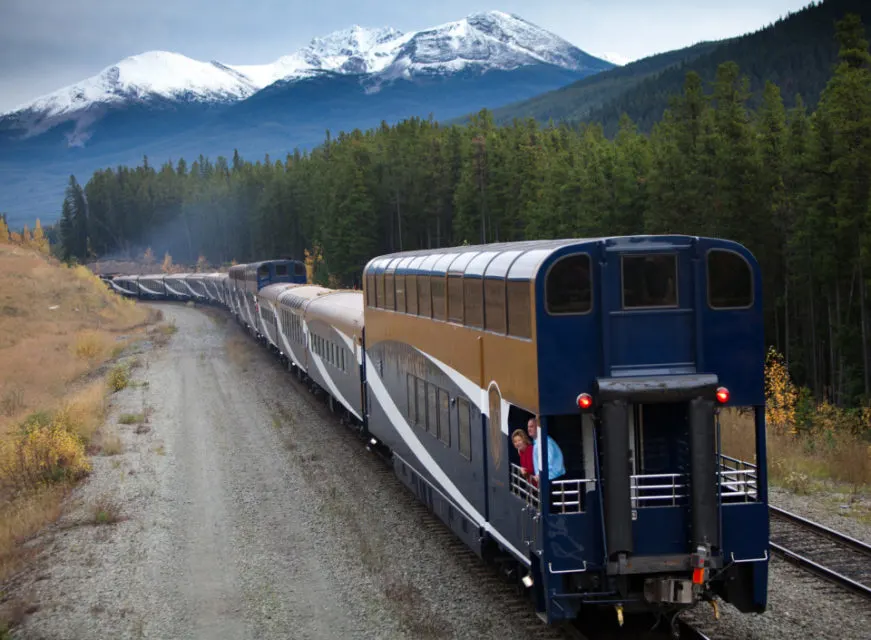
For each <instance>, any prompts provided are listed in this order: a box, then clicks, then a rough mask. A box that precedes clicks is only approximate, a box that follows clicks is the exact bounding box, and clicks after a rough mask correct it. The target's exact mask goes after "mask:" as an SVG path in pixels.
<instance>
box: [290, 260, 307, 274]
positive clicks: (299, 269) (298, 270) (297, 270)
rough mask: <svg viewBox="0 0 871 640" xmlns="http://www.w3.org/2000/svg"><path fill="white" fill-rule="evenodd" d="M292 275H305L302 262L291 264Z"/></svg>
mask: <svg viewBox="0 0 871 640" xmlns="http://www.w3.org/2000/svg"><path fill="white" fill-rule="evenodd" d="M293 274H294V275H296V276H304V275H306V272H305V264H304V263H302V262H294V263H293Z"/></svg>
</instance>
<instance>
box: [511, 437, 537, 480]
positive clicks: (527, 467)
mask: <svg viewBox="0 0 871 640" xmlns="http://www.w3.org/2000/svg"><path fill="white" fill-rule="evenodd" d="M511 442H512V443H513V444H514V448H515V449H517V453H519V454H520V468H521V473H522V474H523V477H524V478H526V479H527V480H530V479H531V478H532V476H534V475H535V466H534V465H533V464H532V443H531V442H530V441H529V436H528V435H526V432H525V431H524V430H523V429H517V430H515V431H514V433H512V434H511Z"/></svg>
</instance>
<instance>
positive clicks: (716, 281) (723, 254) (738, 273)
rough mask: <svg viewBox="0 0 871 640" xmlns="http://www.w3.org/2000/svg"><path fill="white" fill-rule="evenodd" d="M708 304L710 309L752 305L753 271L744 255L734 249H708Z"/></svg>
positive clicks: (737, 307)
mask: <svg viewBox="0 0 871 640" xmlns="http://www.w3.org/2000/svg"><path fill="white" fill-rule="evenodd" d="M707 259H708V305H710V307H711V308H712V309H747V308H748V307H751V306H753V273H752V272H751V270H750V265H749V264H748V263H747V260H745V259H744V256H742V255H740V254H737V253H735V252H734V251H726V250H723V249H711V250H710V251H708V256H707Z"/></svg>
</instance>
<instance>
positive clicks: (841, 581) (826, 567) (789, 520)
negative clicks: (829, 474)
mask: <svg viewBox="0 0 871 640" xmlns="http://www.w3.org/2000/svg"><path fill="white" fill-rule="evenodd" d="M769 510H770V515H771V518H770V522H771V535H770V541H769V545H770V547H771V550H772V551H773V552H774V553H777V554H778V555H779V556H781V557H782V558H783V559H785V560H786V561H787V562H791V563H792V564H794V565H796V566H799V567H801V568H802V569H805V570H807V571H811V572H813V573H815V574H816V575H818V576H820V577H821V578H825V579H826V580H829V581H830V582H834V583H835V584H838V585H840V586H842V587H845V588H847V589H850V590H851V591H853V592H854V593H857V594H859V595H861V596H864V597H866V598H871V545H869V544H866V543H864V542H862V541H860V540H856V539H854V538H851V537H850V536H847V535H844V534H843V533H840V532H838V531H835V530H833V529H829V528H828V527H824V526H823V525H821V524H818V523H816V522H813V521H812V520H808V519H806V518H802V517H801V516H797V515H795V514H794V513H790V512H789V511H784V510H783V509H780V508H778V507H775V506H771V505H769Z"/></svg>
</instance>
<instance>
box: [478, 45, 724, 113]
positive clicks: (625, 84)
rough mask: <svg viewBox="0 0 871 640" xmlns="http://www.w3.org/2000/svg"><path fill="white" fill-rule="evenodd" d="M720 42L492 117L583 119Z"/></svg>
mask: <svg viewBox="0 0 871 640" xmlns="http://www.w3.org/2000/svg"><path fill="white" fill-rule="evenodd" d="M720 44H721V42H701V43H699V44H696V45H693V46H692V47H687V48H685V49H678V50H675V51H669V52H667V53H661V54H658V55H655V56H650V57H649V58H644V59H642V60H637V61H635V62H631V63H629V64H627V65H625V66H622V67H615V68H614V69H610V70H608V71H603V72H602V73H597V74H596V75H594V76H590V77H588V78H584V79H583V80H579V81H578V82H574V83H572V84H570V85H568V86H565V87H562V88H560V89H556V90H555V91H550V92H548V93H544V94H542V95H539V96H535V97H534V98H530V99H529V100H524V101H522V102H516V103H513V104H508V105H506V106H503V107H500V108H498V109H495V110H494V111H493V117H494V120H495V121H496V122H497V123H499V124H506V123H509V122H511V121H512V120H514V119H515V118H518V119H525V118H535V119H536V120H538V121H539V122H547V121H549V120H553V121H555V122H559V121H566V122H573V121H578V120H583V119H585V118H586V117H587V116H588V115H589V114H590V112H592V111H593V110H594V109H597V108H598V107H601V106H602V105H603V104H605V103H606V102H608V101H610V100H613V99H614V98H617V97H619V96H621V95H623V94H625V93H626V92H628V91H629V90H630V89H632V88H634V87H636V86H638V85H639V84H641V83H642V82H644V81H645V80H647V79H649V78H655V77H657V76H658V75H660V74H661V73H662V72H663V71H665V70H666V69H668V68H670V67H674V66H679V65H684V64H686V63H688V62H690V61H692V60H695V59H696V58H699V57H700V56H703V55H705V54H708V53H710V52H711V51H713V50H714V49H716V48H717V47H718V46H720ZM464 120H465V118H464Z"/></svg>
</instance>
